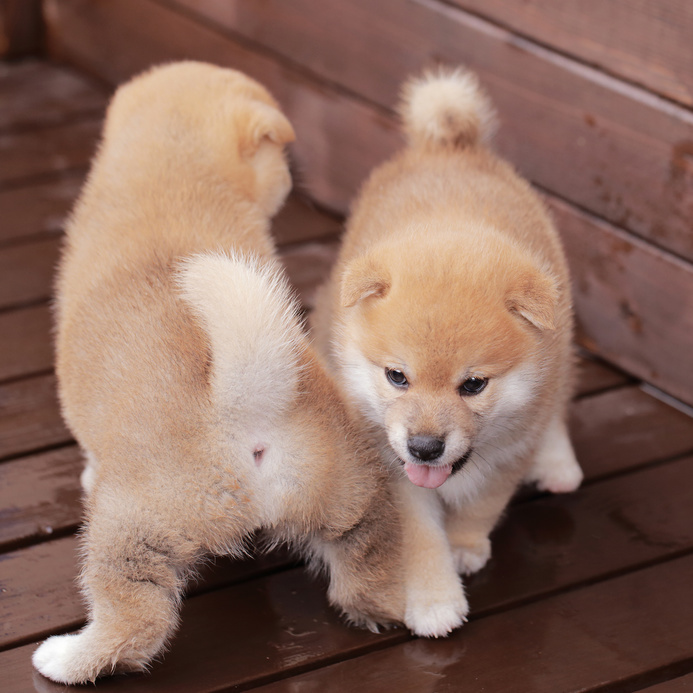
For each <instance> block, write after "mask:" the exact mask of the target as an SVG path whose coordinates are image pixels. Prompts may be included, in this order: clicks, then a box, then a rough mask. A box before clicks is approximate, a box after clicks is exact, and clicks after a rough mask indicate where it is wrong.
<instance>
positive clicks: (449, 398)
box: [313, 69, 582, 625]
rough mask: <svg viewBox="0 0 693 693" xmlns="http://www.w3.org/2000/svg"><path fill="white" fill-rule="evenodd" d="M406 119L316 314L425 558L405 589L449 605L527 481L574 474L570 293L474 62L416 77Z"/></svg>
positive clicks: (413, 554) (367, 188)
mask: <svg viewBox="0 0 693 693" xmlns="http://www.w3.org/2000/svg"><path fill="white" fill-rule="evenodd" d="M401 116H402V120H403V124H404V131H405V133H406V135H407V139H408V143H407V146H406V147H405V148H404V149H403V150H402V151H401V152H399V153H398V154H397V155H395V156H394V157H393V158H392V159H391V160H390V161H388V162H386V163H384V164H383V165H381V166H380V167H379V168H377V169H376V170H375V171H374V172H373V173H372V174H371V176H370V178H369V179H368V181H367V182H366V183H365V185H364V187H363V189H362V190H361V192H360V194H359V196H358V198H357V200H356V202H355V204H354V206H353V210H352V214H351V218H350V219H349V221H348V224H347V229H346V234H345V237H344V240H343V246H342V249H341V252H340V255H339V258H338V261H337V264H336V266H335V268H334V271H333V274H332V277H331V280H330V282H329V283H328V284H327V285H326V287H324V290H323V291H322V294H321V296H320V298H319V305H318V309H317V311H316V313H315V314H314V316H313V325H314V329H315V331H316V339H317V343H318V344H319V345H321V349H322V350H323V352H324V353H325V354H326V357H327V361H328V363H329V364H330V365H331V367H332V369H333V370H334V372H335V374H336V376H337V377H338V379H339V381H340V383H341V386H342V388H343V390H344V392H345V393H346V395H347V397H348V399H349V400H350V401H351V403H352V404H353V406H355V407H356V408H357V409H359V410H360V411H361V412H362V413H363V415H364V416H365V417H367V418H368V419H369V420H370V422H371V424H372V425H373V426H374V427H375V429H377V430H378V431H379V432H380V436H381V443H382V447H383V454H384V455H385V456H386V457H388V456H389V458H390V461H391V463H392V467H393V469H394V470H395V471H394V475H395V476H399V477H400V481H399V482H398V483H399V489H400V490H399V492H400V494H401V496H402V498H403V499H404V502H405V508H406V509H405V511H404V514H405V517H406V518H407V520H406V522H407V523H409V524H410V525H411V527H410V528H409V531H407V530H405V536H407V537H409V539H408V540H407V543H408V548H407V549H405V556H406V559H407V562H408V564H409V565H410V566H412V570H418V567H417V566H418V565H420V564H421V563H427V564H428V565H430V566H432V567H431V570H430V571H429V574H428V575H427V576H426V578H425V579H424V580H423V581H421V582H419V581H418V578H415V577H413V578H412V580H411V581H409V582H408V588H407V589H408V590H409V591H410V593H414V592H417V591H418V592H420V593H424V592H427V593H429V594H431V593H435V592H436V591H437V593H438V594H439V595H440V601H441V603H444V602H445V601H446V598H444V597H443V596H442V595H445V594H447V595H448V597H447V601H448V602H450V601H452V600H453V599H456V597H455V594H456V590H457V589H459V587H458V586H457V585H456V584H455V581H454V579H453V573H455V571H457V572H459V573H463V574H464V573H473V572H475V571H477V570H479V569H480V568H482V567H483V566H484V564H485V563H486V562H487V560H488V559H489V557H490V554H491V548H490V542H489V533H490V532H491V530H492V529H493V527H494V525H495V524H496V522H497V521H498V519H499V517H500V515H501V514H502V512H503V510H504V509H505V507H506V505H507V503H508V501H509V499H510V497H511V496H512V495H513V493H514V491H515V490H516V488H517V487H518V485H519V484H520V483H521V482H522V481H524V480H530V481H535V482H536V483H537V484H538V486H539V487H540V488H541V489H545V490H549V491H553V492H567V491H572V490H574V489H575V488H577V486H578V485H579V484H580V481H581V479H582V472H581V470H580V467H579V465H578V463H577V462H576V460H575V456H574V453H573V450H572V447H571V444H570V441H569V439H568V434H567V432H566V424H565V420H566V409H567V404H568V401H569V399H570V396H571V385H572V378H573V375H572V373H573V361H572V355H571V339H572V313H571V299H570V288H569V277H568V270H567V266H566V261H565V258H564V255H563V251H562V248H561V244H560V242H559V238H558V235H557V233H556V230H555V229H554V227H553V224H552V222H551V220H550V218H549V216H548V214H547V212H546V210H545V209H544V206H543V204H542V203H541V201H540V200H539V198H538V197H537V195H536V194H535V193H534V192H533V191H532V190H531V188H530V186H529V185H528V184H527V183H526V182H525V181H524V180H522V179H521V178H520V177H519V176H518V175H517V174H516V173H515V172H514V170H513V169H512V168H511V167H510V166H509V165H508V164H507V163H505V162H503V161H502V160H500V159H499V158H498V157H497V156H495V155H494V154H493V153H491V152H490V151H489V149H488V148H487V147H486V142H487V141H488V139H489V137H490V135H491V133H492V131H493V127H494V120H495V118H494V113H493V109H492V107H491V105H490V103H489V101H488V99H487V97H486V96H485V95H484V93H483V92H482V91H481V89H480V87H479V85H478V82H477V79H476V77H475V76H474V75H473V74H471V73H470V72H467V71H464V70H462V69H458V70H440V71H438V72H435V73H427V74H426V75H424V76H423V77H421V78H418V79H414V80H412V81H410V82H409V83H407V84H406V85H405V87H404V90H403V100H402V104H401ZM446 556H448V558H447V559H446ZM441 565H447V566H448V567H447V569H445V570H443V571H441V570H440V566H441ZM447 618H448V619H449V620H450V621H454V615H453V614H452V613H451V612H447ZM441 619H442V621H441V625H442V624H443V622H444V621H445V619H446V616H445V612H441Z"/></svg>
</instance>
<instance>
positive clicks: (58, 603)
mask: <svg viewBox="0 0 693 693" xmlns="http://www.w3.org/2000/svg"><path fill="white" fill-rule="evenodd" d="M0 560H1V561H2V568H3V574H2V586H3V591H2V593H0V650H1V649H7V647H10V646H13V645H16V644H18V643H23V642H27V641H31V640H33V639H40V638H43V637H46V636H47V635H49V634H50V633H53V632H56V631H65V630H70V629H75V628H78V627H80V626H81V625H83V623H84V621H85V619H86V611H85V606H84V604H83V602H82V598H81V595H80V592H79V587H78V580H77V578H78V575H79V569H80V565H81V562H80V543H79V539H78V538H77V537H74V536H68V537H61V538H57V539H53V540H52V541H49V542H44V543H41V544H38V545H36V546H31V547H28V548H24V549H18V550H16V551H10V552H7V553H4V554H3V555H2V557H1V559H0ZM291 564H292V559H291V558H290V556H289V554H288V552H287V551H285V550H282V551H276V552H273V553H269V554H267V555H265V556H259V557H248V558H246V559H236V560H231V559H229V558H223V557H222V558H219V559H218V560H217V561H216V565H215V564H213V563H211V562H210V563H208V564H207V565H206V566H203V567H202V568H201V572H200V575H199V577H198V579H197V580H195V581H193V582H191V583H190V586H189V593H190V594H197V593H201V592H205V591H209V590H211V589H218V588H220V587H227V586H228V585H231V584H234V583H238V582H242V581H244V580H248V579H250V578H256V577H259V576H262V575H266V574H269V573H272V572H274V571H277V570H283V569H284V568H286V567H287V566H290V565H291Z"/></svg>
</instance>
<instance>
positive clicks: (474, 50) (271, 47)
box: [44, 0, 693, 403]
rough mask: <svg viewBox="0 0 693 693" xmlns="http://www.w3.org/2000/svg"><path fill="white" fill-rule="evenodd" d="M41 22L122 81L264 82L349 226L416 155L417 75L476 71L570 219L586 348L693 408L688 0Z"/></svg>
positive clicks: (76, 13)
mask: <svg viewBox="0 0 693 693" xmlns="http://www.w3.org/2000/svg"><path fill="white" fill-rule="evenodd" d="M44 18H45V22H46V35H47V42H48V43H47V45H48V50H49V54H50V55H51V56H52V57H53V58H55V59H58V60H63V61H66V62H69V63H72V64H74V65H76V66H78V67H80V68H81V69H83V70H86V71H88V72H90V73H92V74H94V75H97V76H99V77H100V78H102V79H103V80H105V81H107V82H108V83H110V84H117V83H119V82H121V81H123V80H125V79H127V78H128V77H130V76H131V75H133V74H134V73H136V72H138V71H140V70H142V69H143V68H145V67H147V66H149V65H150V64H153V63H157V62H161V61H164V60H171V59H178V58H196V59H201V60H208V61H211V62H215V63H218V64H222V65H228V66H232V67H236V68H238V69H241V70H244V71H246V72H248V73H249V74H250V75H252V76H254V77H256V78H257V79H259V80H261V81H263V82H264V83H265V84H266V85H267V86H268V87H269V88H270V89H271V91H273V93H274V94H275V95H276V96H277V98H278V99H279V100H280V101H281V103H282V105H283V107H284V108H285V110H286V112H287V114H288V115H289V117H290V118H291V119H292V121H293V122H294V124H295V126H296V130H297V133H298V136H299V141H298V142H297V143H296V145H295V146H294V147H293V150H292V157H293V162H294V168H295V171H296V180H297V184H298V185H299V186H300V187H301V188H302V189H303V190H305V191H306V192H307V193H308V194H309V195H310V197H312V198H313V200H314V201H315V202H316V203H317V204H318V205H320V206H322V207H324V208H327V209H331V210H334V211H336V212H338V213H345V212H346V211H347V209H348V205H349V201H350V199H351V198H352V197H353V195H354V193H355V191H356V190H357V188H358V186H359V184H360V182H361V181H362V180H363V179H364V177H365V176H366V175H367V174H368V172H369V170H370V169H371V168H372V167H373V166H374V165H376V164H377V163H379V162H380V161H382V160H383V159H385V158H386V157H387V156H388V155H389V154H391V153H392V152H393V151H394V150H395V149H396V148H397V147H398V146H399V144H400V142H401V140H400V136H399V133H398V130H397V125H396V121H395V118H394V116H393V112H392V108H393V105H394V104H395V102H396V100H397V93H398V88H399V85H400V83H401V82H402V80H403V79H405V78H406V77H407V76H408V75H409V74H411V73H413V72H417V71H419V70H420V69H421V68H422V67H424V66H430V65H434V64H436V63H440V62H443V63H448V64H460V63H462V64H466V65H468V66H471V67H472V68H474V69H475V70H476V71H477V72H478V73H479V75H480V77H481V79H482V80H483V82H484V84H485V86H486V87H487V89H488V91H489V92H490V94H491V96H492V97H493V99H494V101H495V103H496V105H497V107H498V110H499V112H500V115H501V129H500V133H499V136H498V138H497V148H498V150H499V151H500V152H501V153H502V154H504V155H505V156H507V157H508V158H509V159H510V160H511V161H513V162H514V163H515V165H516V166H517V168H518V169H519V170H520V171H521V172H522V173H523V174H524V175H526V176H527V177H528V178H529V179H530V180H531V181H532V182H533V183H534V184H535V185H536V186H537V188H538V189H539V190H540V191H542V193H543V194H544V195H545V197H546V200H547V202H548V204H549V206H550V207H551V209H552V210H553V212H554V214H555V217H556V219H557V222H558V224H559V227H560V230H561V232H562V235H563V238H564V241H565V245H566V249H567V252H568V255H569V259H570V263H571V266H572V271H573V278H574V290H575V305H576V310H577V314H578V323H579V340H580V342H581V343H582V344H583V345H585V346H586V347H587V348H589V349H590V350H592V351H594V352H596V353H598V354H599V355H601V356H603V357H604V358H606V359H607V360H609V361H611V362H613V363H614V364H617V365H618V366H620V367H621V368H623V369H624V370H626V371H628V372H630V373H632V374H634V375H636V376H638V377H640V378H643V379H644V380H646V381H648V382H650V383H653V384H654V385H656V386H658V387H660V388H662V389H663V390H665V391H667V392H669V393H670V394H672V395H674V396H676V397H678V398H680V399H682V400H684V401H686V402H688V403H693V359H692V355H693V112H692V110H691V107H692V106H693V39H692V38H691V37H693V3H690V2H689V1H688V0H657V2H647V0H525V1H524V2H522V3H519V2H501V0H348V1H347V0H44Z"/></svg>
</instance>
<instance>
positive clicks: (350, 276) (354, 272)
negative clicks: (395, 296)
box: [340, 256, 390, 308]
mask: <svg viewBox="0 0 693 693" xmlns="http://www.w3.org/2000/svg"><path fill="white" fill-rule="evenodd" d="M389 290H390V275H389V273H388V272H387V271H386V270H385V269H384V268H382V267H379V266H378V264H377V263H376V262H375V261H374V260H373V259H372V258H370V257H364V256H362V257H359V258H356V260H354V261H353V262H352V263H350V264H349V265H347V266H346V269H345V270H344V273H343V274H342V290H341V295H340V299H341V303H342V306H343V307H344V308H351V306H354V305H356V304H357V303H358V302H359V301H362V300H363V299H364V298H368V297H369V296H375V297H382V296H385V294H387V292H388V291H389Z"/></svg>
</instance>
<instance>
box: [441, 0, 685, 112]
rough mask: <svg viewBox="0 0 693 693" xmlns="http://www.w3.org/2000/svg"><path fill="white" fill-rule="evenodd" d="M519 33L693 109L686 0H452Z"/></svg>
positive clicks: (463, 7)
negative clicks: (636, 0) (641, 0)
mask: <svg viewBox="0 0 693 693" xmlns="http://www.w3.org/2000/svg"><path fill="white" fill-rule="evenodd" d="M452 2H453V3H454V4H455V5H458V6H459V7H461V8H462V9H465V10H471V11H472V12H475V13H477V14H479V15H481V16H483V17H485V18H487V19H490V20H491V21H493V22H496V23H498V24H500V25H501V26H504V27H507V28H509V29H511V30H512V31H514V32H518V33H520V34H522V35H524V36H527V37H530V38H532V39H535V40H537V41H540V42H541V43H543V44H544V45H549V46H551V47H552V48H555V49H557V50H559V51H560V52H562V53H569V54H571V55H574V56H576V57H577V58H579V59H581V60H584V61H586V62H588V63H590V64H591V65H596V66H598V67H600V68H602V69H603V70H606V71H607V72H609V73H611V74H616V75H619V76H621V77H623V78H625V79H627V80H630V81H632V82H636V83H638V84H641V85H642V86H644V87H647V88H649V89H652V90H653V91H656V92H659V93H660V94H662V95H664V96H667V97H669V98H671V99H675V100H677V101H681V102H682V103H685V104H687V105H689V106H691V105H693V44H692V43H691V40H690V37H691V34H692V33H693V6H691V4H690V3H688V2H686V0H660V2H656V3H646V2H645V3H633V2H629V0H606V1H605V0H578V1H577V2H569V3H567V2H561V3H557V2H551V0H528V1H527V2H522V3H508V2H503V0H452Z"/></svg>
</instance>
